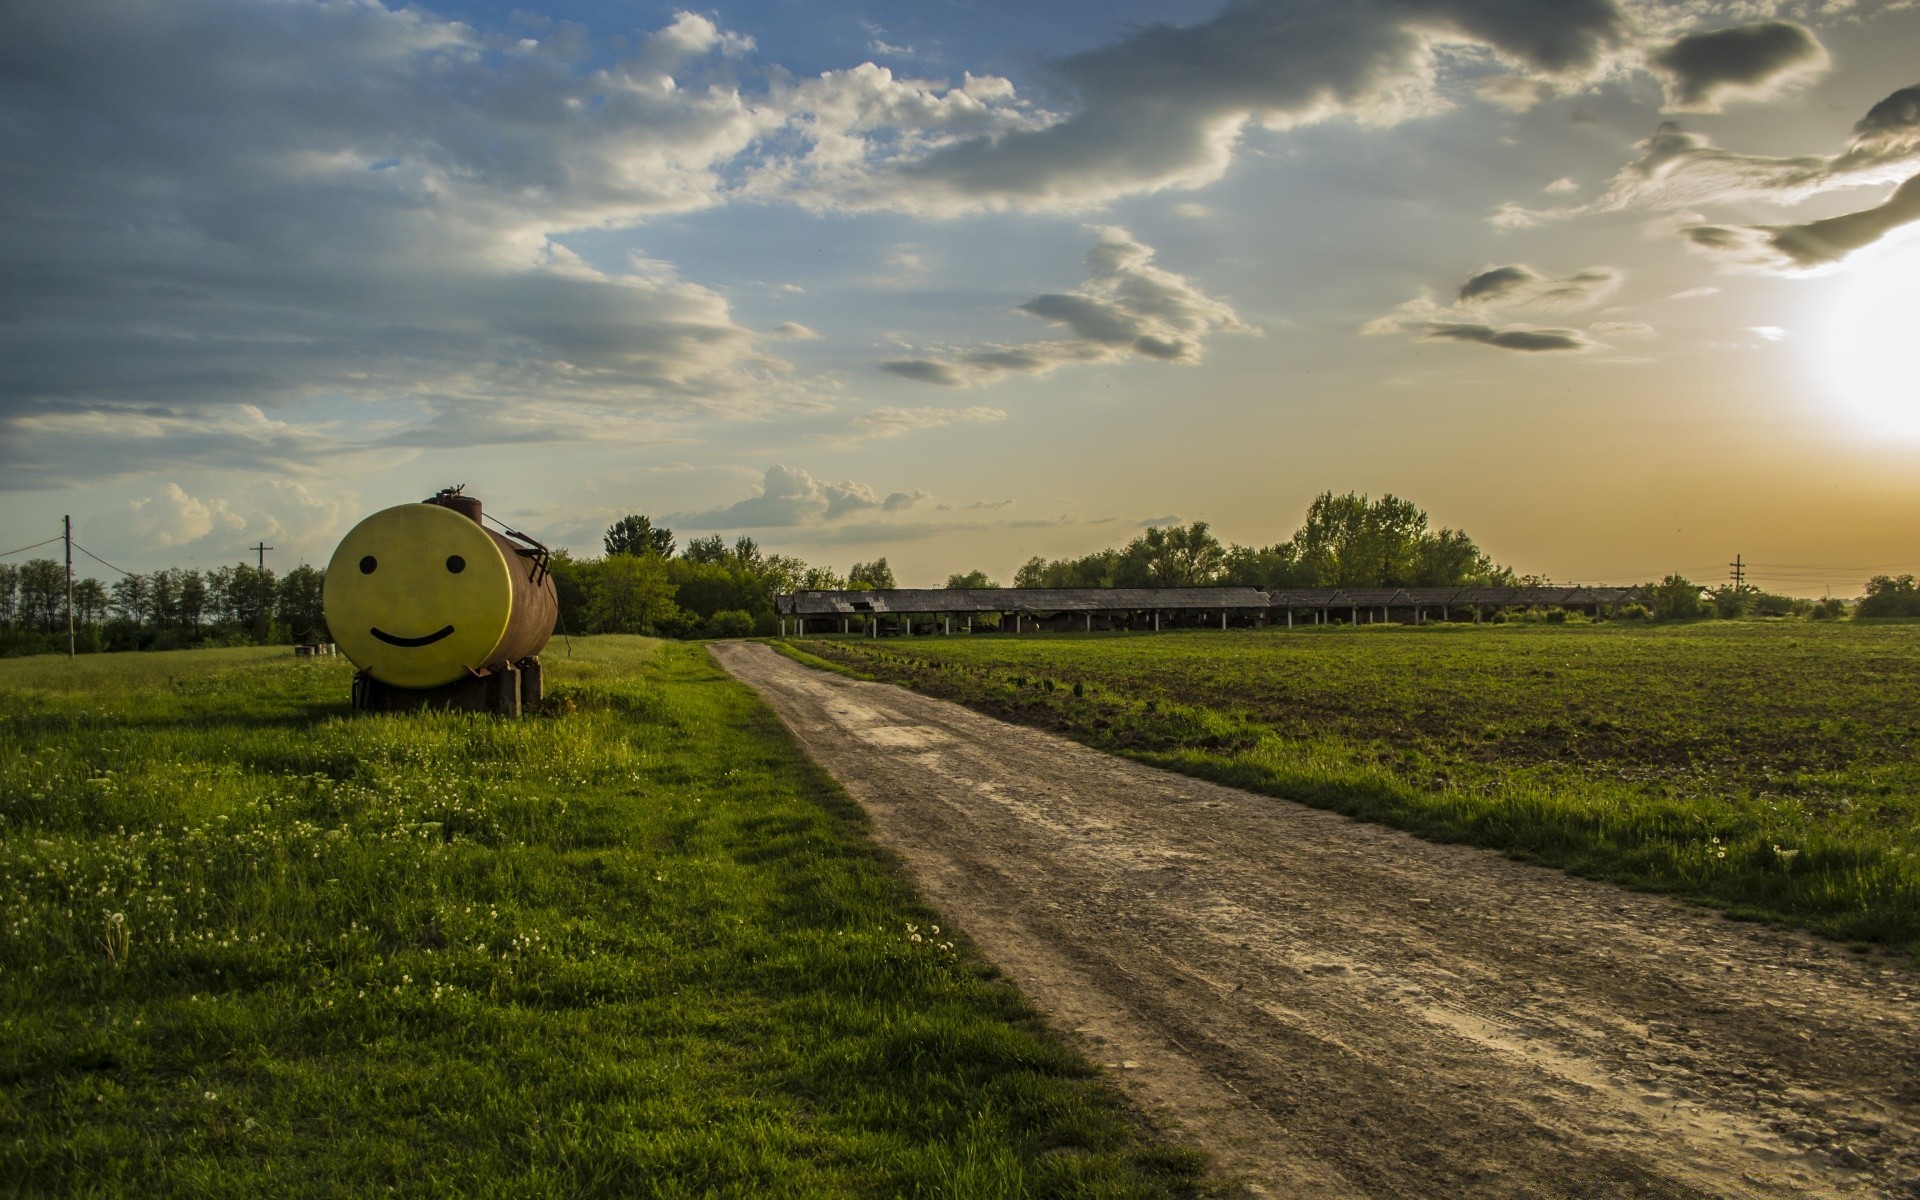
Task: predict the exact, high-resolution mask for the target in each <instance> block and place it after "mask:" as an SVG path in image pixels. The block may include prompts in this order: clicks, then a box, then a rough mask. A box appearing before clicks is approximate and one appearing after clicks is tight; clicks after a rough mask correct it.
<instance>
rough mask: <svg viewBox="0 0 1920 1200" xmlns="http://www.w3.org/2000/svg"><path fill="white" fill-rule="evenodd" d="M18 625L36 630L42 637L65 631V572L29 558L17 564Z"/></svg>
mask: <svg viewBox="0 0 1920 1200" xmlns="http://www.w3.org/2000/svg"><path fill="white" fill-rule="evenodd" d="M19 588H20V600H19V605H20V624H21V625H22V627H26V626H38V627H39V629H40V631H41V632H42V633H52V632H53V631H54V627H55V626H56V625H57V626H60V627H62V628H64V627H65V626H66V620H67V569H66V568H65V567H64V566H62V565H60V564H59V563H57V562H55V561H54V560H52V559H51V558H31V559H28V560H27V561H26V562H23V563H21V564H20V583H19Z"/></svg>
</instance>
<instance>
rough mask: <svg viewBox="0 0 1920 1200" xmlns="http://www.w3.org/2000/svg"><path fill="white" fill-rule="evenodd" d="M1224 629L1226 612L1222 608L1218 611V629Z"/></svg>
mask: <svg viewBox="0 0 1920 1200" xmlns="http://www.w3.org/2000/svg"><path fill="white" fill-rule="evenodd" d="M1226 627H1227V610H1226V609H1224V608H1223V609H1221V610H1220V628H1222V629H1225V628H1226Z"/></svg>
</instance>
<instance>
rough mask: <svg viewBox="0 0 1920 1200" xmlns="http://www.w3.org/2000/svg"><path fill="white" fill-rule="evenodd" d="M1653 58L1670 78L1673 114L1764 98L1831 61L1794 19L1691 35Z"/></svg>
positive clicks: (1657, 68)
mask: <svg viewBox="0 0 1920 1200" xmlns="http://www.w3.org/2000/svg"><path fill="white" fill-rule="evenodd" d="M1648 62H1649V63H1650V65H1651V66H1652V67H1653V69H1654V70H1655V71H1656V72H1657V73H1659V74H1660V75H1661V76H1662V77H1663V78H1664V80H1665V83H1666V88H1667V111H1668V112H1719V111H1720V109H1721V105H1722V102H1723V101H1724V100H1726V99H1728V98H1731V97H1741V98H1747V99H1764V98H1766V97H1769V96H1772V95H1774V94H1775V93H1777V92H1778V91H1779V90H1780V89H1781V88H1782V87H1784V86H1786V85H1788V84H1790V83H1795V82H1800V81H1804V80H1807V79H1810V78H1812V77H1814V76H1816V75H1818V74H1820V73H1821V72H1823V71H1825V70H1826V68H1827V65H1828V63H1827V52H1826V48H1825V47H1823V46H1822V45H1821V44H1820V41H1819V39H1818V38H1816V37H1814V36H1813V33H1812V31H1810V30H1809V29H1807V28H1806V26H1804V25H1796V24H1793V23H1792V22H1790V21H1762V22H1758V23H1756V24H1752V25H1736V26H1734V27H1733V28H1731V29H1716V30H1713V31H1711V32H1708V33H1691V34H1688V35H1687V36H1685V37H1683V38H1681V39H1679V40H1678V41H1676V42H1674V43H1673V44H1672V45H1670V46H1667V47H1666V48H1665V49H1662V50H1660V51H1657V52H1656V53H1654V54H1653V55H1651V56H1650V57H1649V59H1648Z"/></svg>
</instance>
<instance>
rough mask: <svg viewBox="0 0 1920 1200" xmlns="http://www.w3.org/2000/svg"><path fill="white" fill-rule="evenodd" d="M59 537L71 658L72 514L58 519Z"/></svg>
mask: <svg viewBox="0 0 1920 1200" xmlns="http://www.w3.org/2000/svg"><path fill="white" fill-rule="evenodd" d="M60 527H61V531H62V532H61V536H62V537H64V538H65V539H66V542H67V657H68V658H72V657H73V514H71V513H69V514H67V515H66V516H64V517H61V518H60Z"/></svg>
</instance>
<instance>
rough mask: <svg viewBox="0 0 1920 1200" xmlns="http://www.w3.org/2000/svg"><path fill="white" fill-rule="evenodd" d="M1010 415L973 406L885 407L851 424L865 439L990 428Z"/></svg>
mask: <svg viewBox="0 0 1920 1200" xmlns="http://www.w3.org/2000/svg"><path fill="white" fill-rule="evenodd" d="M1006 419H1007V414H1006V413H1005V412H1003V411H1001V410H1000V409H997V408H987V407H985V406H984V405H973V406H971V407H968V408H900V407H896V406H892V405H886V406H882V407H880V408H875V409H871V410H869V411H867V412H864V413H861V414H860V415H859V416H856V417H855V418H853V420H852V421H851V422H850V424H851V425H852V427H853V429H854V431H855V432H856V433H858V434H860V435H862V436H865V437H872V438H890V437H899V436H900V435H902V434H906V433H912V432H913V431H915V430H918V429H939V428H943V427H945V426H948V425H990V424H993V423H994V422H996V421H1004V420H1006Z"/></svg>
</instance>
